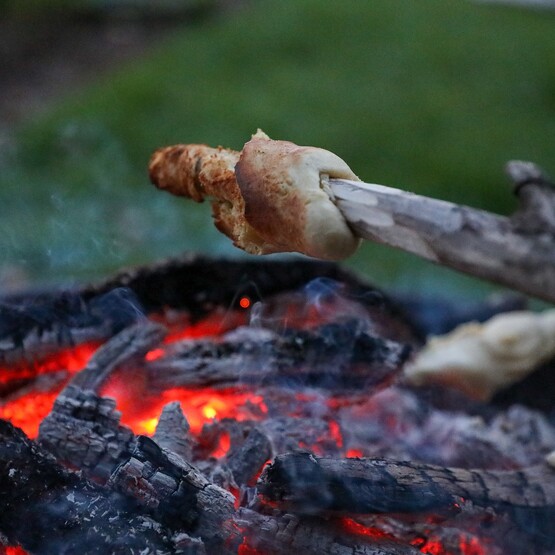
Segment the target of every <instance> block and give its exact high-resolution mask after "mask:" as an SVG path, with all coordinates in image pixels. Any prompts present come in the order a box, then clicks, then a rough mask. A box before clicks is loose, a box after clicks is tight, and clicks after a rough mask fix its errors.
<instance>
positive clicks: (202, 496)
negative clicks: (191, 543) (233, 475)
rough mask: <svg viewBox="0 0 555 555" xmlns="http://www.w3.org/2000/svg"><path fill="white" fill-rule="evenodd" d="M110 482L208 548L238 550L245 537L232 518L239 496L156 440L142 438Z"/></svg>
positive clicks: (170, 524)
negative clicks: (161, 445)
mask: <svg viewBox="0 0 555 555" xmlns="http://www.w3.org/2000/svg"><path fill="white" fill-rule="evenodd" d="M108 485H109V486H110V487H111V488H113V489H114V490H115V491H119V492H121V493H122V494H124V495H125V496H126V497H129V498H132V499H134V500H135V501H136V502H137V503H139V504H140V506H142V507H145V508H147V509H149V510H150V511H153V514H154V515H155V516H156V518H157V519H158V520H159V521H160V522H163V523H164V524H165V525H167V526H169V527H171V528H172V529H174V530H176V531H185V532H187V533H189V534H193V535H195V536H198V537H200V538H201V539H202V540H203V542H204V544H205V545H206V547H207V549H210V550H216V549H218V550H223V551H221V552H222V553H228V552H229V553H233V552H234V551H233V549H234V546H235V550H236V548H237V542H239V541H240V538H239V536H238V535H237V531H236V529H235V528H234V526H233V524H232V521H231V519H232V517H233V515H234V512H235V510H234V506H233V503H234V497H233V496H232V495H231V494H230V493H229V492H227V491H226V490H224V489H222V488H220V487H218V486H216V485H215V484H213V483H211V482H210V481H209V480H208V479H207V478H206V477H205V476H204V475H203V474H202V473H201V472H199V471H198V470H197V469H196V468H195V467H194V466H192V465H191V464H190V463H188V462H186V461H184V460H183V459H182V458H181V457H179V456H178V455H175V454H174V453H172V452H171V451H166V450H164V449H161V448H160V446H158V445H157V444H156V442H154V441H153V440H151V439H150V438H147V437H145V436H139V437H138V441H137V447H136V449H135V451H134V452H133V454H132V455H131V456H130V458H129V459H128V460H127V461H126V462H124V463H122V464H121V465H120V466H119V467H118V468H117V469H116V471H115V472H114V474H113V475H112V476H111V478H110V481H109V484H108Z"/></svg>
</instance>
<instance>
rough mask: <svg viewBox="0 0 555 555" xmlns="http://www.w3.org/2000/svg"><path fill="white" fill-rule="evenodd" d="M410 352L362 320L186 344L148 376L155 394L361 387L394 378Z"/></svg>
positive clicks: (253, 331)
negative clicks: (181, 389)
mask: <svg viewBox="0 0 555 555" xmlns="http://www.w3.org/2000/svg"><path fill="white" fill-rule="evenodd" d="M269 334H270V336H269ZM410 353H411V347H410V346H408V345H406V344H402V343H397V342H394V341H390V340H387V339H383V338H381V337H378V336H375V335H372V334H370V333H366V332H365V331H364V324H361V323H360V322H358V321H348V322H345V323H334V324H327V325H324V326H320V327H317V328H315V329H313V330H284V331H283V332H282V333H281V334H271V332H267V331H266V330H263V331H260V330H257V329H256V328H254V329H251V330H244V332H243V333H241V334H238V335H235V336H234V334H230V335H229V336H228V339H225V338H224V340H223V341H221V342H218V343H214V342H210V341H196V342H194V343H183V344H182V345H180V346H179V347H176V348H174V349H173V350H172V352H171V353H170V354H168V356H166V357H163V358H160V359H157V360H156V361H154V362H152V363H150V364H148V366H147V375H148V381H149V384H150V387H152V388H153V389H154V390H164V389H167V388H172V387H187V388H195V387H221V388H226V387H233V386H238V385H250V386H267V385H282V386H288V387H292V388H299V387H306V386H312V387H323V388H328V389H343V388H360V387H362V386H365V387H371V386H373V385H376V384H379V383H381V382H384V381H385V380H388V379H392V378H393V377H394V376H395V375H396V374H397V373H398V372H399V371H400V369H401V367H402V365H403V363H404V362H405V361H406V360H407V358H408V356H409V355H410Z"/></svg>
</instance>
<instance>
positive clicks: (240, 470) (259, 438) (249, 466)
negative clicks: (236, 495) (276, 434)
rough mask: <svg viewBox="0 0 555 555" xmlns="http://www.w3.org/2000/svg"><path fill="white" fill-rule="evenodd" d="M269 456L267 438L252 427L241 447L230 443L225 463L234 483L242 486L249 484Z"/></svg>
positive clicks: (259, 430) (257, 428)
mask: <svg viewBox="0 0 555 555" xmlns="http://www.w3.org/2000/svg"><path fill="white" fill-rule="evenodd" d="M271 455H272V446H271V444H270V440H269V439H268V436H267V435H266V434H265V433H264V432H263V431H262V430H261V429H260V428H259V427H253V428H252V429H251V430H250V432H249V433H248V434H247V436H246V438H245V440H244V441H243V443H242V444H241V445H237V444H234V443H233V442H232V443H231V449H230V450H229V452H228V453H227V455H226V463H227V465H228V467H229V468H230V470H231V472H232V473H233V478H234V479H235V483H236V484H237V485H238V486H242V485H247V484H250V483H251V482H252V481H253V480H254V479H255V478H256V477H257V475H258V473H259V472H260V471H261V470H262V466H263V465H264V463H265V462H266V461H267V460H269V459H270V457H271Z"/></svg>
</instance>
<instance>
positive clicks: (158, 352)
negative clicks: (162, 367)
mask: <svg viewBox="0 0 555 555" xmlns="http://www.w3.org/2000/svg"><path fill="white" fill-rule="evenodd" d="M162 356H164V349H153V350H152V351H149V352H148V353H147V354H146V356H145V359H146V360H147V361H148V362H152V361H153V360H156V359H158V358H160V357H162Z"/></svg>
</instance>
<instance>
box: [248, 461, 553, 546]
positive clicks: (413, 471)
mask: <svg viewBox="0 0 555 555" xmlns="http://www.w3.org/2000/svg"><path fill="white" fill-rule="evenodd" d="M552 477H553V469H552V468H551V467H550V466H548V465H547V464H542V465H537V466H533V467H529V468H525V469H522V470H514V471H494V470H479V469H473V470H468V469H461V468H446V467H440V466H434V465H424V464H418V463H413V462H411V461H392V460H388V459H358V458H351V459H333V458H319V457H315V456H314V455H312V454H311V453H303V452H297V453H287V454H284V455H278V456H277V457H276V458H275V459H274V461H273V462H272V464H270V465H268V466H267V467H266V468H265V469H264V471H263V473H262V476H261V477H260V480H259V482H258V486H259V490H260V491H261V493H262V494H263V495H264V496H266V497H267V498H268V499H270V500H271V501H273V502H277V503H280V504H282V505H283V506H284V507H286V508H288V509H292V508H294V509H295V510H296V511H299V512H301V513H307V514H319V513H325V512H327V511H331V512H338V513H343V514H345V513H351V514H352V513H384V512H390V513H395V512H407V513H414V512H422V511H430V510H433V509H436V508H440V507H446V506H449V505H453V504H454V503H456V502H457V500H458V499H460V498H462V499H466V500H471V501H472V502H473V503H475V504H476V505H479V506H486V507H487V506H492V507H496V508H498V509H499V510H513V511H519V512H523V511H524V512H526V511H530V512H531V513H533V514H535V515H540V514H542V513H543V514H547V515H549V516H551V515H552V514H553V509H554V507H555V482H554V481H553V479H552ZM552 540H553V541H554V543H555V536H554V537H553V538H552Z"/></svg>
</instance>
